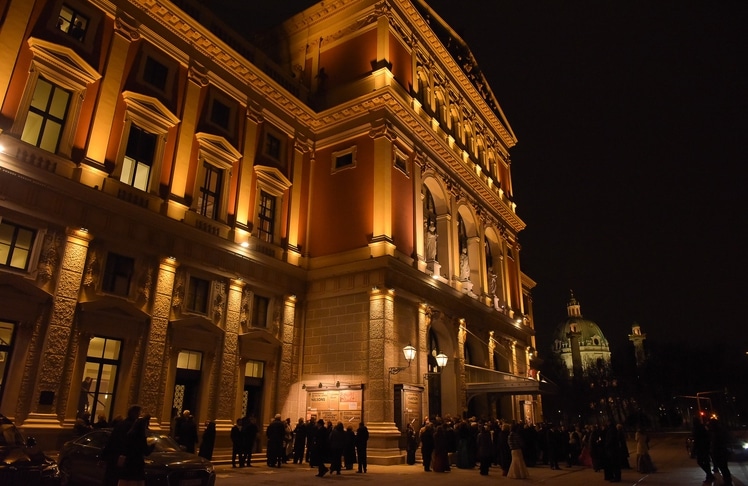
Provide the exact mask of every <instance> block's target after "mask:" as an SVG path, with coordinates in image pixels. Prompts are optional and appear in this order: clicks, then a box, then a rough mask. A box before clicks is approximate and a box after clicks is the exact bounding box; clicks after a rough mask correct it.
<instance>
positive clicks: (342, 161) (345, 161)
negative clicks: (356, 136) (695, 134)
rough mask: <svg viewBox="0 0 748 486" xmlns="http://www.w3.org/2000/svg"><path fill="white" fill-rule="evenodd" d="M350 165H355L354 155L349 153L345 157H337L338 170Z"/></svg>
mask: <svg viewBox="0 0 748 486" xmlns="http://www.w3.org/2000/svg"><path fill="white" fill-rule="evenodd" d="M349 165H353V153H352V152H348V153H347V154H345V155H339V156H338V157H335V168H336V169H342V168H343V167H347V166H349Z"/></svg>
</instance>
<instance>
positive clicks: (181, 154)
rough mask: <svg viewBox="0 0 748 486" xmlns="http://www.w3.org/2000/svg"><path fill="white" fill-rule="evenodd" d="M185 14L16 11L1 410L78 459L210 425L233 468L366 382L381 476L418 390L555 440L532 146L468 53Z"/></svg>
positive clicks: (363, 2)
mask: <svg viewBox="0 0 748 486" xmlns="http://www.w3.org/2000/svg"><path fill="white" fill-rule="evenodd" d="M177 4H178V7H177V5H175V4H174V3H171V2H168V1H159V0H129V1H121V2H116V3H114V2H111V1H109V0H53V1H41V0H37V1H28V0H11V1H9V2H5V3H4V4H3V7H2V8H4V9H5V10H4V11H3V12H2V17H0V18H1V19H2V25H0V43H1V44H2V46H3V49H0V65H2V66H3V68H2V69H0V93H2V95H3V97H2V100H3V101H2V107H1V109H0V130H2V132H1V133H0V145H2V148H1V149H0V225H2V228H1V229H2V233H1V235H2V236H1V238H2V240H0V255H2V257H3V258H4V260H3V261H0V290H1V292H0V332H2V333H3V334H2V337H3V341H2V347H1V348H0V352H3V353H6V354H5V355H4V356H5V357H6V358H7V359H6V361H5V363H6V364H5V367H4V369H3V375H2V379H3V381H2V388H1V389H0V393H2V395H0V399H1V402H0V410H1V411H2V412H3V413H4V414H5V415H7V416H8V417H10V418H11V419H13V420H14V421H15V422H16V423H18V424H19V425H21V426H23V427H24V428H25V429H26V430H27V432H28V433H33V434H34V435H36V436H37V437H38V438H39V440H40V441H41V443H42V445H43V446H44V447H45V448H48V449H53V448H56V447H59V445H60V444H61V443H62V441H64V440H66V439H67V438H69V437H70V433H71V429H72V425H73V423H74V421H75V420H76V417H77V416H78V415H80V414H81V413H82V412H84V411H90V412H93V413H94V414H95V415H97V414H99V413H101V414H103V415H105V416H106V417H107V418H113V417H114V416H116V415H123V414H124V413H125V411H126V410H127V407H128V405H129V404H131V403H135V402H137V403H140V404H142V405H143V406H144V407H145V408H146V409H147V410H148V411H149V412H150V413H151V415H152V417H153V419H152V421H151V424H152V426H153V427H156V428H161V429H168V428H169V427H170V422H171V416H172V413H173V412H174V409H176V411H180V410H184V409H187V408H189V409H190V410H191V411H192V412H193V413H194V414H195V416H196V417H197V419H198V421H199V422H200V423H201V424H202V423H203V422H204V421H206V420H215V421H216V422H217V426H218V427H217V429H218V433H219V434H218V442H217V452H216V456H217V457H221V454H226V453H227V451H228V450H229V440H228V431H229V429H230V427H231V424H232V423H233V422H234V421H235V419H236V418H237V417H239V416H242V415H244V414H251V415H256V416H257V419H258V421H259V422H261V423H267V422H268V421H269V420H270V419H271V418H272V417H273V416H274V414H275V413H281V414H282V415H283V416H284V417H290V418H291V420H292V421H296V420H297V419H298V418H299V417H305V418H308V417H309V416H310V415H311V409H310V407H309V402H308V397H309V396H310V395H309V393H310V390H311V389H313V388H316V389H317V390H318V391H322V392H324V391H325V390H330V391H331V395H330V396H333V395H332V392H334V393H337V392H338V391H340V390H355V391H356V393H354V394H351V395H350V397H358V396H360V397H361V403H357V404H356V405H355V406H356V407H358V408H355V410H356V411H357V412H356V413H358V414H359V415H360V416H361V417H360V418H361V419H363V420H364V421H365V422H366V423H367V424H368V425H369V429H370V431H371V433H372V438H371V442H370V447H369V454H370V456H371V459H370V461H371V462H372V463H382V464H393V463H399V462H402V461H403V457H404V455H403V452H402V451H401V450H400V449H399V447H398V442H399V437H400V431H399V430H398V426H400V425H401V415H400V412H401V411H399V410H397V409H396V406H395V393H396V392H395V390H396V389H397V387H400V389H402V387H403V386H407V387H408V390H409V393H411V395H410V396H413V395H412V393H416V394H418V393H421V396H422V400H421V401H420V403H422V406H423V410H422V413H421V414H420V415H422V416H425V415H435V414H440V415H461V416H462V415H476V416H498V417H501V418H505V419H516V420H527V421H536V420H540V419H541V418H542V417H541V407H540V395H539V393H540V388H539V380H538V377H537V373H536V372H535V371H534V366H533V359H534V357H535V356H534V354H533V353H534V348H535V337H534V336H535V330H534V322H533V319H532V301H531V298H530V292H531V289H532V287H533V286H534V285H535V283H534V282H533V281H532V279H530V278H529V277H528V276H526V275H524V274H523V273H522V271H521V269H520V253H521V252H520V244H519V241H518V233H520V232H521V231H522V230H523V229H524V227H525V223H524V222H523V221H522V220H521V219H520V218H519V216H518V215H517V213H516V204H515V203H514V189H513V187H512V182H511V172H510V160H509V150H510V149H511V148H512V147H513V146H514V145H515V143H516V138H515V136H514V134H513V132H512V130H511V127H510V126H509V124H508V122H507V121H506V119H505V117H504V115H503V113H502V112H501V109H500V107H499V104H498V102H497V100H496V98H495V97H494V94H493V93H492V92H491V90H490V88H489V87H488V84H487V82H486V80H485V79H484V78H483V76H482V75H481V74H480V70H479V68H478V66H477V64H475V61H474V60H473V58H472V55H470V53H469V49H468V48H467V46H466V45H465V44H464V43H463V42H462V41H461V40H460V38H459V36H458V35H457V34H456V33H454V32H453V31H452V30H451V29H450V28H449V27H448V26H447V25H446V24H445V23H444V22H443V21H442V20H441V19H440V18H439V17H438V15H437V14H436V13H435V12H433V11H432V10H431V9H430V8H429V7H428V6H427V5H426V4H425V3H423V2H421V1H420V0H417V1H411V0H383V1H381V0H380V1H374V0H333V1H325V2H324V3H320V4H318V5H316V6H313V7H311V8H309V9H307V10H306V11H304V12H301V13H299V14H298V15H295V16H294V17H292V18H290V19H288V20H287V21H286V22H285V23H284V24H283V26H282V28H281V29H279V30H278V31H276V32H275V35H272V36H268V37H265V38H256V39H254V40H253V43H252V44H250V43H249V42H248V41H246V40H244V39H242V38H241V37H239V36H238V35H235V34H232V33H230V31H229V30H228V29H226V28H225V25H223V24H222V23H221V22H220V20H218V19H217V18H215V17H214V16H213V15H211V14H210V13H209V12H206V11H204V10H200V8H199V5H198V4H197V2H189V1H187V0H182V1H179V2H177ZM184 12H191V13H192V14H193V15H195V17H196V18H199V21H198V20H195V19H194V18H192V17H190V16H188V15H186V14H185V13H184ZM409 343H410V344H413V345H414V347H416V350H417V355H416V358H415V359H414V360H413V362H412V363H405V362H404V359H403V354H402V348H403V347H404V346H406V345H407V344H409ZM437 353H444V354H445V355H446V356H447V357H448V363H447V365H446V366H444V367H443V368H437V367H436V361H435V356H436V354H437ZM393 370H398V372H397V373H395V372H394V371H393ZM86 377H91V378H93V385H84V384H83V383H84V378H86ZM88 386H91V388H88V389H87V388H86V387H88ZM359 393H360V395H359ZM335 396H336V397H337V396H338V395H335ZM350 397H349V398H350ZM341 400H342V398H341ZM416 402H417V400H416ZM341 403H342V402H341ZM346 403H347V402H346ZM351 403H353V402H351ZM352 406H353V405H352Z"/></svg>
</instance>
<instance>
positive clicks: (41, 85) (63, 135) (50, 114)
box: [10, 37, 101, 157]
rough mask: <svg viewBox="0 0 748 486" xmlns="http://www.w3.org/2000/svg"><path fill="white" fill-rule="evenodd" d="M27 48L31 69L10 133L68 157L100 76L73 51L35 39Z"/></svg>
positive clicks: (31, 39) (36, 145) (30, 41)
mask: <svg viewBox="0 0 748 486" xmlns="http://www.w3.org/2000/svg"><path fill="white" fill-rule="evenodd" d="M28 44H29V49H30V51H31V55H32V59H31V67H30V70H29V76H28V79H27V81H26V86H25V88H24V92H23V96H22V98H21V102H20V103H19V107H18V112H17V115H16V117H15V119H14V122H13V126H12V127H11V130H10V132H11V133H12V134H14V135H15V136H17V137H19V138H20V139H21V140H23V141H24V142H26V143H29V144H31V145H33V146H35V147H39V148H41V149H43V150H46V151H48V152H51V153H56V154H60V155H62V156H66V157H69V156H70V154H71V151H72V144H73V134H74V131H75V126H76V124H77V123H78V116H79V113H80V107H81V102H82V101H83V98H84V97H85V94H86V89H87V88H88V86H90V85H91V84H93V83H94V82H96V81H97V80H98V79H99V78H100V77H101V76H100V75H99V73H98V72H97V71H96V70H95V69H94V68H92V67H91V66H89V65H88V63H86V62H85V61H84V60H83V59H82V58H81V57H80V56H79V55H78V54H77V53H75V51H73V50H72V49H70V48H67V47H63V46H60V45H57V44H54V43H51V42H47V41H44V40H41V39H37V38H35V37H31V38H29V40H28Z"/></svg>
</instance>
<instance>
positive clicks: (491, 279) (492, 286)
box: [488, 268, 498, 296]
mask: <svg viewBox="0 0 748 486" xmlns="http://www.w3.org/2000/svg"><path fill="white" fill-rule="evenodd" d="M497 280H498V275H496V272H494V271H493V268H489V269H488V295H494V296H495V295H496V283H497Z"/></svg>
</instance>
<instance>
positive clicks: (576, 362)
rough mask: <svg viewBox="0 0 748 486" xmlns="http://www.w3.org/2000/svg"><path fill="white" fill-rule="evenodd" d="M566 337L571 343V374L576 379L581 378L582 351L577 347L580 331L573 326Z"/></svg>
mask: <svg viewBox="0 0 748 486" xmlns="http://www.w3.org/2000/svg"><path fill="white" fill-rule="evenodd" d="M566 337H568V338H569V341H570V345H571V369H572V376H573V377H574V378H576V379H581V378H582V373H583V370H582V352H581V350H580V348H579V339H580V338H581V337H582V333H581V332H579V331H577V330H576V329H575V328H574V327H572V329H571V330H570V331H569V332H568V333H566Z"/></svg>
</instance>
